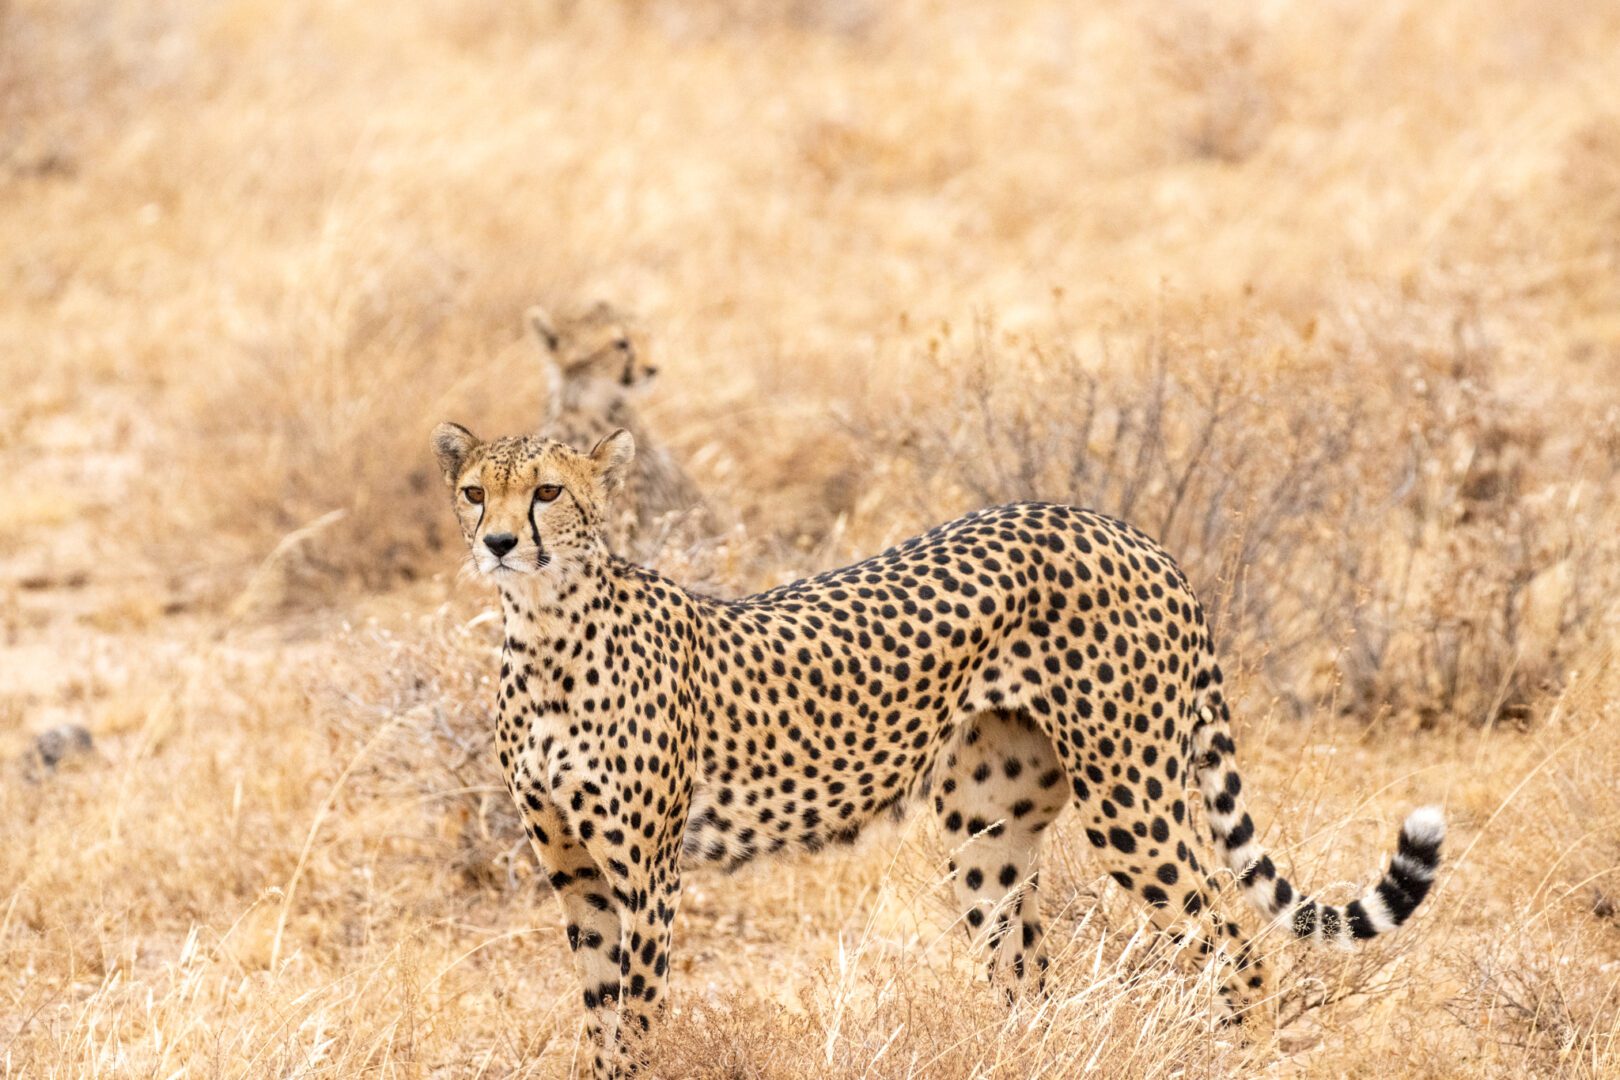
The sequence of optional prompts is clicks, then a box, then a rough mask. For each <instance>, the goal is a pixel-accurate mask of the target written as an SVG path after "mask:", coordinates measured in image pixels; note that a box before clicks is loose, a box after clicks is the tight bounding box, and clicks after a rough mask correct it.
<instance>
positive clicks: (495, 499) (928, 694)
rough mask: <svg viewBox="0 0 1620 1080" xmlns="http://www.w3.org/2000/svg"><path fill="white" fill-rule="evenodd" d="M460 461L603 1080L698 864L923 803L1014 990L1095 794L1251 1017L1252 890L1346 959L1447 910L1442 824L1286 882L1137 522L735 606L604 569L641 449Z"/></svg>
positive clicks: (1206, 669) (1040, 979) (547, 863)
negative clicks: (1339, 897)
mask: <svg viewBox="0 0 1620 1080" xmlns="http://www.w3.org/2000/svg"><path fill="white" fill-rule="evenodd" d="M433 448H434V452H435V454H436V456H437V459H438V463H439V466H440V468H441V470H442V472H443V474H444V478H445V481H446V483H447V485H448V486H449V488H450V491H451V493H452V496H451V497H452V499H453V500H454V505H455V513H456V516H457V519H458V521H459V522H460V526H461V529H462V532H463V534H464V536H465V538H466V540H467V543H468V545H469V550H470V562H471V564H472V566H473V567H474V568H475V569H476V572H477V573H478V574H479V575H482V576H483V577H484V578H487V579H488V580H489V581H490V582H492V583H493V584H494V586H495V587H496V590H497V591H498V593H499V596H500V605H501V610H502V614H503V617H504V622H505V644H504V649H503V652H502V660H501V672H500V683H499V691H498V696H497V710H496V713H497V719H496V724H497V738H496V747H497V750H498V756H499V758H500V764H501V767H502V769H503V771H504V773H505V778H506V783H507V786H508V787H509V789H510V792H511V795H512V797H513V799H514V800H515V801H516V803H517V806H518V808H519V811H520V813H521V815H522V817H523V820H524V823H525V826H526V829H527V832H528V835H529V837H530V839H531V841H532V845H533V847H534V850H535V852H536V854H537V855H538V857H539V859H540V862H541V863H542V864H543V865H544V868H545V870H546V872H547V874H548V875H549V879H550V883H551V886H552V888H553V889H554V891H555V892H556V894H557V896H558V898H559V899H560V901H561V905H562V909H563V914H564V922H565V925H566V929H567V940H568V946H569V948H570V949H571V950H572V953H573V957H574V963H575V966H576V968H577V972H578V975H579V978H580V980H581V983H582V985H583V987H584V1004H585V1009H586V1013H587V1032H588V1035H589V1038H590V1040H591V1044H592V1052H593V1054H594V1069H595V1075H596V1076H598V1077H616V1076H623V1075H628V1074H630V1073H633V1072H635V1071H637V1069H638V1068H639V1067H640V1065H641V1064H642V1059H641V1054H640V1051H638V1050H637V1049H636V1046H637V1044H638V1043H639V1042H640V1041H641V1039H642V1036H643V1033H644V1032H646V1031H648V1030H649V1029H651V1027H652V1026H653V1025H654V1024H655V1023H656V1021H657V1019H658V1017H659V1015H660V1012H661V1010H662V1006H663V1003H664V997H665V989H666V980H667V977H668V973H669V967H670V946H671V924H672V921H673V920H674V917H675V910H676V906H677V904H678V902H679V899H680V890H681V871H682V866H683V865H692V864H711V865H712V864H719V865H722V866H725V867H737V866H740V865H742V864H744V863H747V862H749V861H750V860H752V859H755V858H758V857H760V856H765V855H771V854H777V853H784V852H790V851H816V850H819V849H821V848H824V847H826V846H828V845H829V844H835V843H842V842H847V841H850V840H853V839H854V838H855V837H856V836H857V835H858V834H859V833H860V832H861V831H862V829H863V828H864V827H865V826H866V825H867V824H869V823H870V822H872V821H873V820H875V819H877V818H879V817H880V816H885V815H889V814H892V813H895V812H898V811H899V810H900V809H901V808H903V807H904V806H905V804H907V803H908V802H910V801H912V800H915V799H920V798H927V799H929V800H931V802H932V805H933V809H934V813H935V814H936V815H937V817H938V820H939V823H940V826H941V828H942V830H943V833H944V836H945V838H946V840H947V841H948V843H949V844H950V845H951V846H952V848H953V850H954V852H955V854H954V858H953V861H952V874H953V887H954V891H955V894H956V898H957V901H958V903H959V904H960V907H961V910H962V911H963V913H964V916H963V921H964V923H965V925H966V927H967V929H968V930H969V932H970V933H971V934H972V935H973V937H974V938H975V940H976V942H977V944H978V945H979V946H980V947H981V948H982V949H983V951H984V954H985V955H986V957H987V964H988V970H989V975H990V979H991V981H992V983H993V984H994V985H996V986H998V987H999V988H1000V990H1001V992H1002V993H1003V994H1004V995H1005V996H1006V997H1007V998H1008V999H1009V1000H1016V999H1017V998H1018V997H1019V996H1020V995H1022V994H1025V993H1030V992H1035V993H1039V992H1040V991H1041V990H1042V988H1043V986H1044V972H1045V969H1046V966H1047V961H1046V956H1045V953H1044V949H1043V944H1042V926H1041V918H1040V913H1039V909H1038V908H1039V906H1038V902H1037V895H1038V891H1037V886H1038V880H1039V866H1038V862H1039V856H1040V848H1041V840H1042V836H1043V833H1044V832H1045V830H1046V829H1047V827H1048V826H1049V825H1051V824H1052V822H1053V820H1054V819H1055V818H1056V817H1057V816H1058V813H1059V812H1060V811H1061V810H1062V809H1063V808H1064V807H1065V806H1067V805H1070V804H1073V805H1074V806H1075V808H1076V810H1077V811H1078V813H1079V814H1080V815H1081V818H1082V821H1083V824H1084V832H1085V836H1086V838H1087V841H1088V842H1089V844H1090V846H1091V847H1092V848H1093V849H1095V854H1096V856H1097V858H1098V860H1099V861H1100V862H1101V864H1102V865H1103V867H1105V868H1106V869H1107V870H1108V871H1109V872H1110V873H1111V874H1112V875H1113V877H1114V879H1115V880H1116V881H1118V883H1119V884H1120V885H1121V886H1122V887H1123V888H1124V889H1125V890H1127V891H1128V892H1130V893H1132V894H1134V895H1135V896H1136V897H1137V898H1139V899H1140V900H1141V901H1142V902H1143V903H1144V904H1145V905H1146V906H1147V910H1148V913H1149V915H1150V917H1151V918H1152V920H1153V921H1154V923H1155V924H1156V925H1157V926H1158V927H1159V928H1160V929H1161V930H1163V931H1164V932H1166V933H1167V934H1168V935H1170V937H1171V938H1172V939H1173V940H1175V941H1177V942H1179V943H1181V945H1183V946H1185V948H1184V949H1183V950H1182V951H1181V952H1180V953H1179V954H1178V955H1180V956H1182V957H1186V958H1191V957H1204V958H1208V960H1209V961H1210V962H1214V963H1217V964H1219V965H1221V967H1220V971H1221V978H1222V983H1223V987H1222V991H1221V992H1222V994H1223V996H1224V997H1225V999H1226V1003H1227V1007H1226V1009H1225V1010H1223V1011H1224V1012H1225V1013H1227V1014H1229V1015H1228V1018H1229V1019H1233V1020H1236V1021H1241V1020H1242V1019H1243V1018H1244V1017H1245V1016H1246V1015H1255V1016H1259V1017H1261V1018H1262V1019H1263V1018H1264V1017H1265V1012H1264V1006H1265V1004H1266V982H1267V980H1266V968H1265V965H1264V963H1263V960H1262V958H1261V957H1260V955H1259V954H1258V952H1257V951H1256V950H1255V948H1254V947H1253V946H1252V945H1251V943H1250V941H1249V939H1248V938H1246V937H1245V935H1244V932H1243V931H1242V930H1241V929H1240V928H1239V926H1238V924H1237V923H1236V922H1235V921H1231V920H1230V919H1229V918H1228V917H1226V916H1225V915H1223V914H1222V913H1221V912H1222V911H1223V909H1225V908H1226V907H1228V906H1230V904H1229V901H1230V896H1229V894H1231V893H1233V892H1234V891H1241V892H1242V893H1243V895H1244V896H1245V897H1246V898H1247V899H1248V900H1249V902H1250V903H1252V904H1253V905H1254V906H1255V907H1256V908H1258V909H1259V911H1260V912H1261V914H1262V915H1263V916H1265V917H1266V918H1267V919H1269V920H1272V921H1273V922H1275V923H1278V924H1281V925H1285V926H1287V927H1289V928H1290V929H1291V930H1292V931H1293V933H1294V934H1295V935H1297V936H1299V937H1301V938H1307V939H1310V940H1311V941H1315V942H1334V943H1345V944H1347V943H1349V942H1351V941H1353V940H1356V939H1361V938H1369V937H1373V936H1375V935H1377V934H1381V933H1384V932H1385V931H1388V930H1392V929H1394V928H1395V927H1397V926H1399V925H1401V924H1402V923H1404V922H1405V921H1406V920H1407V918H1408V916H1410V915H1411V914H1412V911H1413V909H1414V908H1416V907H1417V906H1418V904H1419V903H1420V902H1421V901H1422V900H1423V898H1424V897H1425V896H1426V895H1427V894H1428V892H1429V889H1430V886H1431V884H1432V882H1433V880H1434V877H1435V873H1436V871H1437V868H1438V865H1439V854H1440V844H1441V840H1442V838H1443V835H1444V822H1443V819H1442V817H1441V814H1440V812H1439V810H1438V809H1436V808H1433V807H1425V808H1422V809H1419V810H1416V811H1414V812H1413V813H1412V814H1411V815H1410V816H1409V817H1408V818H1407V819H1406V822H1405V824H1404V826H1403V827H1402V829H1401V832H1400V836H1399V840H1398V846H1397V849H1396V853H1395V855H1394V858H1393V860H1392V861H1391V863H1390V866H1389V868H1388V870H1387V871H1386V872H1385V873H1384V874H1383V876H1382V879H1381V880H1380V881H1379V882H1378V884H1377V885H1376V886H1375V887H1374V888H1373V889H1371V890H1370V891H1369V892H1367V893H1366V894H1365V895H1364V896H1362V897H1361V898H1360V899H1358V900H1356V901H1354V902H1352V903H1349V904H1345V905H1342V906H1339V905H1332V904H1326V903H1321V902H1319V901H1316V900H1313V899H1310V898H1309V897H1307V896H1306V895H1304V894H1303V893H1301V892H1300V891H1299V890H1297V889H1296V888H1295V887H1294V886H1293V885H1292V884H1291V883H1290V882H1289V881H1287V880H1286V879H1285V878H1283V877H1282V876H1281V875H1280V874H1279V873H1278V871H1277V868H1276V866H1275V865H1274V864H1273V862H1272V860H1271V858H1270V857H1269V856H1268V855H1267V854H1266V853H1265V851H1263V850H1262V849H1261V847H1260V845H1259V844H1258V843H1257V841H1256V833H1255V824H1254V820H1253V819H1252V818H1251V817H1250V815H1249V813H1248V812H1247V810H1246V809H1245V807H1244V798H1243V795H1244V792H1243V781H1242V779H1241V776H1240V774H1239V772H1238V769H1237V766H1236V763H1235V758H1234V747H1233V742H1232V733H1231V727H1230V720H1229V712H1228V706H1227V701H1226V698H1225V696H1224V695H1223V692H1222V676H1221V669H1220V666H1219V664H1218V663H1217V662H1216V659H1215V655H1214V652H1213V651H1212V648H1211V641H1210V632H1209V627H1208V624H1207V622H1206V620H1205V618H1204V613H1203V609H1202V608H1201V607H1200V605H1199V602H1198V600H1197V598H1196V597H1195V596H1194V595H1193V591H1192V589H1191V587H1190V586H1189V585H1188V583H1187V579H1186V577H1185V576H1184V575H1183V574H1182V572H1181V570H1180V569H1179V568H1178V567H1177V565H1176V563H1175V562H1174V561H1173V560H1172V559H1171V557H1170V556H1169V555H1167V554H1166V553H1165V552H1164V551H1163V549H1161V548H1160V547H1159V546H1158V545H1157V544H1156V543H1155V542H1154V541H1153V540H1151V539H1149V538H1148V537H1147V536H1146V535H1145V534H1143V533H1142V532H1140V531H1138V530H1137V529H1135V528H1133V527H1132V526H1130V525H1127V524H1124V523H1123V522H1120V521H1116V520H1114V519H1112V518H1109V517H1106V516H1104V515H1102V514H1099V513H1096V512H1093V511H1090V510H1082V509H1077V508H1074V507H1070V506H1059V505H1052V504H1046V503H1034V502H1026V503H1018V504H1015V505H1009V506H999V507H995V508H993V509H988V510H980V511H977V512H974V513H971V514H968V515H967V516H965V517H963V518H960V519H958V520H956V521H953V522H950V523H949V524H945V525H941V526H939V527H938V528H935V529H933V530H932V531H930V532H928V533H926V534H924V535H922V536H918V537H916V538H914V539H911V540H907V541H905V542H904V543H902V544H900V545H898V546H896V547H893V548H891V549H889V550H888V551H886V552H884V553H882V554H880V555H876V556H874V557H872V558H870V559H867V560H865V561H864V562H859V563H856V564H854V565H853V566H849V567H846V568H844V569H841V570H833V571H830V572H828V573H824V574H821V575H819V576H817V577H813V578H808V579H806V580H801V581H796V582H793V583H792V584H788V585H783V586H780V587H778V588H775V589H772V590H770V591H768V592H764V593H760V594H758V595H755V596H749V597H745V598H743V599H740V600H720V599H714V598H711V597H707V596H701V595H697V594H694V593H692V592H689V591H687V590H685V589H683V588H682V587H681V586H679V585H677V584H675V583H674V582H672V581H670V580H668V579H667V578H664V577H662V576H660V575H659V574H657V573H655V572H653V571H651V570H648V569H644V568H642V567H639V566H636V565H634V564H632V563H630V562H628V561H626V560H624V559H621V558H618V557H617V556H615V555H613V554H611V553H610V552H609V551H608V548H607V545H606V543H605V541H604V539H603V530H604V522H605V521H606V520H607V519H608V516H609V511H608V507H609V506H610V504H611V499H612V497H613V494H614V492H615V489H617V488H618V487H619V485H620V484H621V483H622V482H623V480H624V477H625V475H626V473H627V471H628V470H629V468H630V465H631V462H632V460H633V459H634V453H635V444H634V439H633V437H632V436H631V435H630V434H629V433H627V432H625V431H623V430H620V431H616V432H613V433H612V434H610V435H608V436H606V437H604V438H603V439H601V440H600V441H599V442H598V443H596V444H595V446H594V448H593V449H591V450H590V451H589V452H588V453H582V452H580V451H578V450H575V449H573V448H571V447H569V446H567V445H564V444H562V443H560V442H556V441H553V440H548V439H544V438H540V437H538V436H519V437H506V438H500V439H496V440H494V441H492V442H488V443H485V442H480V441H479V439H478V438H477V437H475V436H474V435H473V434H472V433H471V432H469V431H468V430H467V429H466V428H463V427H460V426H457V425H455V424H442V425H440V426H439V427H438V428H437V429H436V430H435V431H434V434H433ZM1194 787H1196V788H1197V789H1198V792H1199V794H1200V795H1201V798H1202V804H1203V814H1204V820H1205V822H1206V823H1207V825H1208V828H1209V830H1210V832H1211V833H1213V840H1214V853H1215V859H1214V861H1209V862H1206V852H1207V849H1206V848H1205V847H1204V845H1202V844H1201V843H1200V840H1199V834H1198V832H1197V829H1196V827H1195V824H1194V819H1193V815H1192V811H1191V809H1190V806H1189V793H1190V791H1191V789H1192V788H1194ZM1218 867H1220V868H1223V869H1219V870H1218V869H1217V868H1218Z"/></svg>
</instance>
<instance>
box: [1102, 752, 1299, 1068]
mask: <svg viewBox="0 0 1620 1080" xmlns="http://www.w3.org/2000/svg"><path fill="white" fill-rule="evenodd" d="M1075 791H1076V802H1077V803H1078V805H1079V807H1080V813H1081V816H1082V820H1083V821H1084V822H1085V825H1086V837H1087V839H1088V840H1089V841H1090V842H1091V846H1092V847H1093V848H1094V849H1095V850H1096V852H1097V856H1098V858H1099V859H1100V860H1101V861H1102V864H1103V867H1104V869H1106V870H1107V871H1108V872H1109V874H1110V875H1111V876H1112V877H1113V879H1114V880H1115V881H1116V882H1118V883H1119V885H1120V887H1121V888H1123V889H1124V890H1125V891H1126V892H1128V893H1130V894H1131V895H1132V896H1134V897H1135V898H1136V899H1137V900H1139V901H1140V902H1141V903H1142V904H1144V905H1145V906H1146V907H1147V909H1148V915H1149V918H1150V919H1151V920H1152V922H1153V925H1154V926H1155V927H1156V928H1157V929H1158V930H1160V931H1161V932H1162V933H1163V934H1164V935H1165V936H1166V937H1167V938H1169V939H1170V940H1171V941H1172V942H1173V943H1174V944H1175V945H1176V946H1177V949H1178V952H1177V954H1176V961H1177V964H1178V966H1180V967H1181V968H1183V969H1185V970H1187V971H1189V972H1190V973H1195V974H1196V973H1197V971H1198V970H1200V969H1202V967H1203V966H1204V965H1206V964H1207V963H1208V962H1209V961H1210V960H1214V961H1215V962H1216V963H1217V965H1218V970H1219V971H1220V974H1221V989H1220V993H1221V998H1222V1001H1223V1004H1224V1006H1225V1009H1226V1019H1227V1020H1228V1021H1230V1022H1234V1023H1241V1024H1243V1025H1245V1029H1246V1033H1247V1035H1248V1037H1250V1038H1256V1037H1263V1036H1264V1034H1265V1032H1266V1031H1267V1030H1268V1029H1269V1028H1270V1027H1271V1026H1272V1022H1273V1020H1274V1016H1273V1010H1274V1008H1275V1003H1274V1002H1273V1000H1272V999H1271V997H1270V995H1269V994H1268V991H1267V983H1268V980H1267V976H1266V969H1265V962H1264V960H1263V959H1262V957H1261V956H1260V954H1259V952H1258V950H1257V949H1256V947H1255V945H1254V943H1253V942H1251V941H1250V940H1249V938H1248V936H1247V935H1246V934H1245V932H1244V931H1243V929H1242V927H1240V926H1239V925H1238V923H1237V922H1236V921H1235V920H1234V919H1233V918H1232V917H1231V912H1232V911H1233V910H1235V909H1236V908H1238V907H1241V906H1242V905H1241V904H1239V903H1238V900H1239V894H1238V891H1237V888H1236V880H1235V879H1234V878H1233V877H1232V876H1231V875H1230V874H1228V873H1225V872H1224V871H1222V872H1219V873H1213V872H1210V871H1211V870H1212V869H1213V868H1209V869H1206V868H1205V867H1204V866H1203V864H1202V863H1201V862H1200V861H1199V858H1198V851H1199V848H1200V843H1201V842H1200V837H1199V834H1198V831H1197V830H1196V829H1195V828H1193V824H1192V819H1191V818H1190V817H1189V816H1188V813H1187V807H1186V801H1185V799H1184V798H1183V797H1182V793H1181V792H1179V791H1177V792H1164V793H1163V795H1162V796H1161V798H1160V799H1159V800H1157V801H1154V800H1152V799H1151V796H1149V795H1145V794H1144V795H1140V796H1138V795H1135V794H1132V793H1130V792H1129V790H1127V789H1122V788H1121V787H1120V786H1118V785H1116V786H1115V787H1114V788H1112V789H1109V790H1108V791H1107V792H1106V794H1104V793H1099V792H1097V791H1093V790H1090V789H1089V787H1088V785H1086V784H1085V782H1084V780H1082V781H1081V782H1080V783H1078V784H1076V785H1075ZM1082 791H1085V792H1086V794H1084V795H1082V794H1081V792H1082Z"/></svg>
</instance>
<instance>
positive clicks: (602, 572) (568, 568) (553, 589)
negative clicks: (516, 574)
mask: <svg viewBox="0 0 1620 1080" xmlns="http://www.w3.org/2000/svg"><path fill="white" fill-rule="evenodd" d="M609 576H610V575H609V564H608V560H607V559H606V558H602V557H594V558H589V559H586V560H583V561H580V562H575V563H572V564H569V565H563V566H557V567H555V568H554V571H552V572H542V573H538V574H528V575H525V576H523V577H520V578H516V579H513V580H512V581H511V582H510V583H505V582H503V583H502V585H501V590H500V592H501V615H502V617H503V619H504V620H505V624H506V641H507V647H508V648H509V649H510V648H511V646H512V644H513V643H514V642H516V643H519V644H522V645H524V646H527V647H528V649H529V650H530V651H531V652H539V651H544V652H547V653H562V652H565V651H567V650H566V645H565V643H567V642H569V641H572V640H575V639H579V638H582V637H583V636H584V635H585V634H586V632H587V631H586V627H587V626H590V625H592V624H594V623H595V622H596V621H597V620H598V619H599V618H600V616H601V615H602V613H603V612H604V611H606V610H608V608H609V600H610V599H611V597H612V595H613V589H612V584H611V582H610V580H609ZM592 636H594V635H592Z"/></svg>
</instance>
